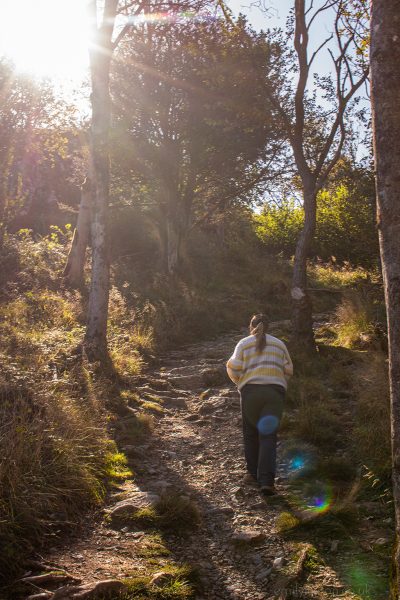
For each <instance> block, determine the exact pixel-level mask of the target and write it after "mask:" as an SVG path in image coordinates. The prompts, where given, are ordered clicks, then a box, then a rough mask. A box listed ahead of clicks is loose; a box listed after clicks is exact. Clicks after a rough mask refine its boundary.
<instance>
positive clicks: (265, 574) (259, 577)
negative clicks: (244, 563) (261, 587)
mask: <svg viewBox="0 0 400 600" xmlns="http://www.w3.org/2000/svg"><path fill="white" fill-rule="evenodd" d="M271 573H272V569H271V568H270V567H269V568H265V569H261V571H260V572H259V573H257V575H256V577H255V579H256V580H257V581H263V580H265V579H267V578H268V577H269V576H270V575H271Z"/></svg>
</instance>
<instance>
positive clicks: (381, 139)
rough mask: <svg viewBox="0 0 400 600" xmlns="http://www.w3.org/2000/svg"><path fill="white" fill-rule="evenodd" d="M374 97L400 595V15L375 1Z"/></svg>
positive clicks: (393, 2)
mask: <svg viewBox="0 0 400 600" xmlns="http://www.w3.org/2000/svg"><path fill="white" fill-rule="evenodd" d="M371 94H372V113H373V134H374V153H375V172H376V190H377V204H378V215H377V217H378V230H379V243H380V252H381V260H382V270H383V279H384V286H385V300H386V309H387V321H388V337H389V380H390V399H391V442H392V467H393V470H392V482H393V496H394V507H395V514H396V552H395V557H394V560H395V576H396V582H395V588H394V590H393V593H392V598H393V599H396V600H397V599H398V598H399V589H400V543H399V540H400V244H399V240H400V104H399V98H400V12H399V3H398V0H373V1H372V20H371Z"/></svg>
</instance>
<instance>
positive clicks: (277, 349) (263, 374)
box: [226, 334, 293, 390]
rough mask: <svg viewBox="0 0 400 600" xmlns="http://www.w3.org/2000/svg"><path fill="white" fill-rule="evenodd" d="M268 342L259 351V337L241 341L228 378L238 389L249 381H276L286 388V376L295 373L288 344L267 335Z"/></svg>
mask: <svg viewBox="0 0 400 600" xmlns="http://www.w3.org/2000/svg"><path fill="white" fill-rule="evenodd" d="M266 341H267V345H266V346H265V347H264V348H263V349H262V351H261V352H257V350H256V336H255V335H249V336H248V337H245V338H243V339H242V340H240V342H239V343H238V345H237V346H236V348H235V350H234V352H233V354H232V356H231V358H230V359H229V360H228V362H227V364H226V369H227V371H228V375H229V377H230V378H231V379H232V381H233V382H234V383H236V385H237V387H238V388H239V390H240V389H241V388H242V387H243V386H244V385H245V384H246V383H257V384H263V385H266V384H274V385H281V386H283V387H284V388H285V389H286V388H287V378H288V377H290V375H293V364H292V360H291V358H290V356H289V352H288V350H287V348H286V346H285V344H284V343H283V342H282V341H281V340H279V339H278V338H276V337H274V336H273V335H269V334H267V336H266Z"/></svg>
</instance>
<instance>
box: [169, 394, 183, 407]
mask: <svg viewBox="0 0 400 600" xmlns="http://www.w3.org/2000/svg"><path fill="white" fill-rule="evenodd" d="M165 404H167V405H168V406H172V407H176V408H187V404H186V398H183V397H182V396H173V397H170V398H166V399H165Z"/></svg>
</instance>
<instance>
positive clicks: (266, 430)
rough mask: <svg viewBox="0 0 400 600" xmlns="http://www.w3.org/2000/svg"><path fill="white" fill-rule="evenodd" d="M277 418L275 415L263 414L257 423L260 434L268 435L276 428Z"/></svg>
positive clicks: (277, 424)
mask: <svg viewBox="0 0 400 600" xmlns="http://www.w3.org/2000/svg"><path fill="white" fill-rule="evenodd" d="M278 426H279V419H278V417H276V416H275V415H264V416H263V417H261V419H260V420H259V421H258V423H257V429H258V431H259V433H261V435H270V434H271V433H274V431H276V430H277V429H278Z"/></svg>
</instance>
